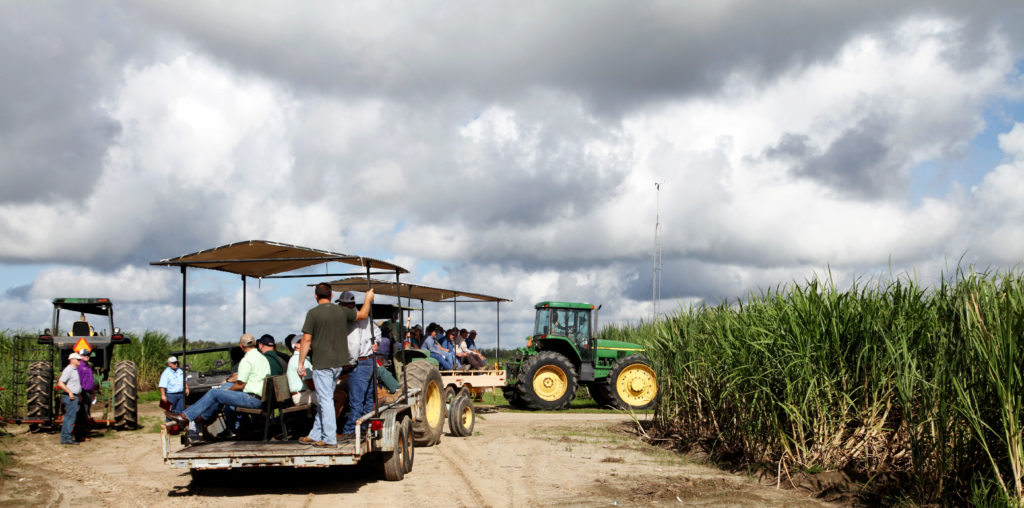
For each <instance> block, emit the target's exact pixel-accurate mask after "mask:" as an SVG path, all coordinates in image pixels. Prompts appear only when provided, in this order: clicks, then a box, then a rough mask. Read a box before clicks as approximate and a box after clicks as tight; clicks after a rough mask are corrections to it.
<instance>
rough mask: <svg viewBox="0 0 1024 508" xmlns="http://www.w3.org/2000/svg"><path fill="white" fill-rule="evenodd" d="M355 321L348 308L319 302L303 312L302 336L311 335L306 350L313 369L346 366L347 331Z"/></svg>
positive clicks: (353, 314)
mask: <svg viewBox="0 0 1024 508" xmlns="http://www.w3.org/2000/svg"><path fill="white" fill-rule="evenodd" d="M355 320H356V311H355V310H354V309H350V308H348V307H342V306H340V305H334V304H332V303H321V304H320V305H317V306H316V307H313V308H312V309H309V312H307V313H306V322H305V323H303V324H302V333H308V334H310V335H312V336H313V338H312V340H311V344H310V351H311V354H312V355H313V368H314V369H316V370H321V369H330V368H332V367H344V366H345V365H347V364H348V330H349V327H350V326H351V325H352V323H353V322H354V321H355Z"/></svg>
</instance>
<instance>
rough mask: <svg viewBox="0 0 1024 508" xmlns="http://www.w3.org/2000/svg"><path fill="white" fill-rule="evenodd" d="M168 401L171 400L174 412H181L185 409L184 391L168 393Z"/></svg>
mask: <svg viewBox="0 0 1024 508" xmlns="http://www.w3.org/2000/svg"><path fill="white" fill-rule="evenodd" d="M167 402H169V403H170V404H171V412H172V413H175V414H177V413H180V412H182V411H184V410H185V393H184V392H178V393H168V394H167Z"/></svg>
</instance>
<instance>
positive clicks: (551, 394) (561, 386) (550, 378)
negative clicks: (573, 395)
mask: <svg viewBox="0 0 1024 508" xmlns="http://www.w3.org/2000/svg"><path fill="white" fill-rule="evenodd" d="M568 389H569V380H568V379H566V377H565V372H564V371H563V370H562V369H560V368H558V367H556V366H554V365H545V366H543V367H541V368H540V369H538V370H537V373H536V374H534V375H533V393H536V394H537V396H538V397H540V398H541V399H543V400H546V401H548V402H554V401H556V400H558V399H561V398H562V396H564V395H565V391H566V390H568Z"/></svg>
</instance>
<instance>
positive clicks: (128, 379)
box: [114, 360, 139, 429]
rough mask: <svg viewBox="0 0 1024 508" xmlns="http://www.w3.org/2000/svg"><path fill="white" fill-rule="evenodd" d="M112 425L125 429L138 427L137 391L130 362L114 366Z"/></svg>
mask: <svg viewBox="0 0 1024 508" xmlns="http://www.w3.org/2000/svg"><path fill="white" fill-rule="evenodd" d="M114 424H115V425H116V426H118V427H121V428H125V429H134V428H138V426H139V391H138V385H137V377H136V375H135V362H132V361H127V360H125V361H121V362H117V364H116V365H114Z"/></svg>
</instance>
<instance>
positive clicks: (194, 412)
mask: <svg viewBox="0 0 1024 508" xmlns="http://www.w3.org/2000/svg"><path fill="white" fill-rule="evenodd" d="M238 346H239V347H241V348H242V351H243V352H245V356H243V357H242V361H240V362H239V363H238V377H237V378H236V380H235V383H234V384H233V385H231V387H229V388H227V389H220V388H214V389H212V390H210V391H208V392H206V394H205V395H203V397H202V398H201V399H199V400H198V401H197V402H196V403H195V404H192V405H191V406H189V407H188V409H186V410H185V412H184V413H177V414H175V413H171V412H170V411H168V412H167V417H168V418H170V419H172V420H174V421H177V422H178V423H180V424H182V425H188V422H189V421H195V422H196V423H198V424H200V425H205V424H206V423H209V422H210V421H211V420H212V419H213V415H215V414H216V413H217V411H219V410H220V409H221V408H222V407H225V406H228V407H247V408H251V409H255V408H258V407H260V404H261V403H262V401H261V400H260V397H262V396H263V380H264V379H266V378H267V376H269V375H270V363H269V362H267V358H266V357H264V356H263V355H261V354H260V352H259V351H258V350H257V349H256V338H255V337H253V336H252V334H249V333H243V334H242V337H241V338H239V339H238ZM228 413H229V411H225V415H224V416H225V419H226V420H227V421H228V424H229V425H232V424H233V422H234V418H230V417H229V416H232V415H229V414H228ZM230 413H234V411H230Z"/></svg>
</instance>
